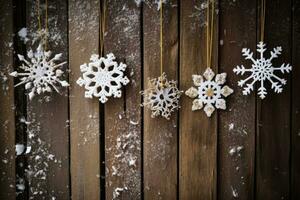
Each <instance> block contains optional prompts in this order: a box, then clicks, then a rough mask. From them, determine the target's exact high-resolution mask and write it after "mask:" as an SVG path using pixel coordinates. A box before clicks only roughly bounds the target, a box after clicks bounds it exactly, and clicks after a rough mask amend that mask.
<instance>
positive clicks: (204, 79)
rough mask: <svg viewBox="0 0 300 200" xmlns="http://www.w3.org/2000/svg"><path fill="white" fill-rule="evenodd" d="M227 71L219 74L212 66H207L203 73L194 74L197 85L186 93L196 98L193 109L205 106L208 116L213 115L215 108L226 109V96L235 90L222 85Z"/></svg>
mask: <svg viewBox="0 0 300 200" xmlns="http://www.w3.org/2000/svg"><path fill="white" fill-rule="evenodd" d="M226 76H227V74H226V73H221V74H217V75H216V76H215V73H214V72H213V71H212V69H211V68H207V69H206V70H205V72H204V74H203V76H201V75H193V76H192V78H193V82H194V85H195V86H196V88H195V87H191V88H190V89H188V90H187V91H186V92H185V94H186V95H187V96H189V97H190V98H193V99H194V98H196V99H195V100H194V101H193V105H192V111H195V110H200V109H202V108H203V106H204V105H205V107H204V111H205V113H206V115H207V116H208V117H211V115H212V114H213V112H214V111H215V108H217V109H222V110H225V109H226V101H225V99H224V97H227V96H229V95H230V94H232V93H233V90H232V89H231V88H230V87H228V86H227V85H225V86H222V85H224V84H225V82H226Z"/></svg>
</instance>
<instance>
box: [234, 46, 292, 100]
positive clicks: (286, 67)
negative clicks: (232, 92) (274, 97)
mask: <svg viewBox="0 0 300 200" xmlns="http://www.w3.org/2000/svg"><path fill="white" fill-rule="evenodd" d="M265 46H266V44H264V43H263V42H259V43H258V45H257V52H258V53H260V58H258V59H254V58H253V52H251V51H250V49H247V48H244V49H243V50H242V53H243V56H244V57H245V59H246V60H251V61H252V67H251V68H249V69H246V68H245V67H244V66H243V65H241V66H237V67H236V68H234V69H233V72H234V73H236V74H237V75H239V74H241V75H244V74H245V73H249V74H250V75H249V76H248V77H247V78H246V79H244V80H240V81H239V82H238V85H239V86H240V87H243V89H244V90H243V94H244V95H248V94H250V93H251V91H253V88H254V84H255V83H256V82H258V83H259V84H260V86H259V88H258V95H259V97H260V98H261V99H264V98H265V97H266V95H267V89H266V87H265V81H268V82H270V83H271V89H273V90H274V92H276V93H281V92H282V86H283V85H285V84H286V80H285V79H282V78H280V77H278V76H277V75H276V74H275V72H281V73H283V74H284V73H289V72H290V71H291V70H292V66H291V65H290V64H285V63H283V64H282V65H281V66H280V67H274V66H273V64H272V60H273V59H274V58H277V57H278V56H279V55H280V54H281V52H282V48H281V47H276V48H274V49H273V50H272V51H271V52H270V54H271V56H270V57H269V58H268V59H266V58H265V57H264V52H265V51H266V50H267V49H266V48H265ZM248 81H250V82H248ZM247 82H248V83H247ZM245 84H246V86H245Z"/></svg>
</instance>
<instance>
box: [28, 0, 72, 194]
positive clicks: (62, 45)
mask: <svg viewBox="0 0 300 200" xmlns="http://www.w3.org/2000/svg"><path fill="white" fill-rule="evenodd" d="M36 3H37V1H34V2H28V1H27V28H28V30H29V32H31V34H35V33H37V31H38V25H37V24H38V21H37V18H38V14H37V4H36ZM40 8H41V11H40V12H41V15H42V16H41V20H42V26H43V27H44V23H45V8H46V5H45V3H44V2H43V1H41V7H40ZM67 10H68V7H67V1H60V0H57V1H49V2H48V19H49V20H48V25H49V37H48V42H47V43H48V50H51V51H52V53H53V54H57V53H63V57H62V61H66V60H67V58H68V54H67V52H66V51H65V49H68V41H67V34H68V32H67V23H68V18H67ZM31 42H32V41H30V42H29V43H30V44H29V43H27V47H28V49H27V50H29V49H33V50H34V51H35V48H37V45H38V44H37V43H34V44H32V43H31ZM66 69H67V66H66V65H65V66H64V68H63V70H64V71H66ZM66 77H67V76H66ZM27 121H28V122H29V123H30V124H29V125H28V129H27V132H28V139H27V143H28V146H31V147H32V150H31V153H30V154H29V156H28V174H29V187H30V188H29V199H37V198H39V199H43V198H44V199H47V198H48V199H49V198H52V197H55V198H57V199H68V198H69V147H68V143H69V129H68V91H67V89H65V88H64V89H62V88H61V94H57V93H55V92H53V93H51V94H43V95H36V96H35V97H34V98H33V100H31V101H30V100H28V101H27ZM52 156H53V159H52ZM58 179H59V181H57V180H58Z"/></svg>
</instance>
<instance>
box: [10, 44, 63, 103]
mask: <svg viewBox="0 0 300 200" xmlns="http://www.w3.org/2000/svg"><path fill="white" fill-rule="evenodd" d="M51 55H52V53H51V51H45V50H44V49H43V46H42V44H40V45H39V46H38V48H37V50H36V52H33V51H32V50H30V51H28V52H27V57H28V60H26V59H25V57H24V56H23V55H20V54H18V58H19V60H20V61H21V62H22V65H21V66H20V67H19V68H20V69H22V70H23V72H17V71H14V72H12V73H10V75H11V76H13V77H20V80H21V82H20V83H18V84H17V85H15V87H17V86H19V85H22V84H25V89H26V90H29V91H30V92H29V94H28V96H29V99H30V100H31V99H32V98H33V97H34V96H35V94H41V93H44V92H52V88H53V89H54V90H55V91H56V92H57V93H59V89H58V86H61V87H68V86H69V83H68V82H67V81H65V80H62V75H63V71H62V70H61V69H59V67H61V66H62V65H64V64H66V63H67V62H61V63H58V64H56V62H57V61H59V60H60V59H61V56H62V54H61V53H60V54H56V55H54V57H52V56H51Z"/></svg>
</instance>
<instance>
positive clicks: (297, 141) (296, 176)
mask: <svg viewBox="0 0 300 200" xmlns="http://www.w3.org/2000/svg"><path fill="white" fill-rule="evenodd" d="M299 19H300V1H296V0H294V1H293V15H292V27H293V30H292V31H293V33H292V47H293V48H292V53H293V54H292V56H293V57H292V65H293V73H292V82H291V83H292V98H291V103H292V106H291V109H292V110H291V117H292V119H291V123H292V124H291V126H292V131H291V146H290V148H291V151H290V152H291V166H290V167H291V168H290V169H291V172H290V178H291V182H290V183H291V185H290V187H291V190H290V191H291V196H290V198H291V199H300V190H299V185H300V170H299V169H300V159H299V157H298V156H299V153H300V123H299V121H300V113H299V112H300V95H299V91H300V79H299V77H300V67H299V66H300V57H299V56H298V55H300V46H299V43H300V20H299Z"/></svg>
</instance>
